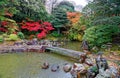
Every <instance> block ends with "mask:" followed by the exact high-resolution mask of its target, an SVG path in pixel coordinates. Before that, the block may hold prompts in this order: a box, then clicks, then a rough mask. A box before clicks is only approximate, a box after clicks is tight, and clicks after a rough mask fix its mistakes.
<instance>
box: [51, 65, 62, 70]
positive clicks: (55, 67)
mask: <svg viewBox="0 0 120 78" xmlns="http://www.w3.org/2000/svg"><path fill="white" fill-rule="evenodd" d="M59 69H60V67H59V65H56V64H54V65H52V67H51V71H52V72H56V71H58V70H59Z"/></svg>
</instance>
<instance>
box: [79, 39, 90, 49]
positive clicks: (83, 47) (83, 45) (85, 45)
mask: <svg viewBox="0 0 120 78" xmlns="http://www.w3.org/2000/svg"><path fill="white" fill-rule="evenodd" d="M81 49H82V50H83V51H84V50H87V51H89V50H90V49H89V45H88V42H87V41H86V40H83V42H82V44H81Z"/></svg>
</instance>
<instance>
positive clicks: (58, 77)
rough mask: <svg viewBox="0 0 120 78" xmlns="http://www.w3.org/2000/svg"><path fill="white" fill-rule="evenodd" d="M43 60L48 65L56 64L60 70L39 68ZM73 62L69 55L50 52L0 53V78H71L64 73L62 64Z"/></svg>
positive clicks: (68, 74)
mask: <svg viewBox="0 0 120 78" xmlns="http://www.w3.org/2000/svg"><path fill="white" fill-rule="evenodd" d="M44 62H49V64H50V67H51V65H53V64H58V65H59V66H60V70H59V71H57V72H52V71H51V68H49V69H46V70H44V69H41V65H42V64H43V63H44ZM73 62H74V61H72V60H71V59H70V58H69V57H64V56H60V55H57V54H52V53H30V52H29V53H27V52H26V53H5V54H0V78H71V75H70V73H65V72H64V71H63V70H62V68H63V64H65V63H70V64H73Z"/></svg>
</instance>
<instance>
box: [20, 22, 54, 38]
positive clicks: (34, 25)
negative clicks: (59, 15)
mask: <svg viewBox="0 0 120 78" xmlns="http://www.w3.org/2000/svg"><path fill="white" fill-rule="evenodd" d="M21 29H26V30H28V31H30V32H32V31H34V32H36V33H38V32H39V31H41V32H39V34H37V38H38V39H41V38H45V37H46V34H47V33H48V32H49V31H51V30H54V28H53V26H52V24H51V23H49V22H41V21H37V22H34V21H27V22H25V21H23V22H22V23H21Z"/></svg>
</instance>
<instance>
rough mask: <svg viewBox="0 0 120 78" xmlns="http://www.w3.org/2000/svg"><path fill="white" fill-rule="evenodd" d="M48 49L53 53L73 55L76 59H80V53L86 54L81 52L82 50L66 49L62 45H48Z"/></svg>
mask: <svg viewBox="0 0 120 78" xmlns="http://www.w3.org/2000/svg"><path fill="white" fill-rule="evenodd" d="M46 50H48V51H50V52H53V53H57V54H61V55H65V56H69V57H73V58H76V59H79V58H80V55H82V54H84V53H83V52H80V51H75V50H70V49H65V48H60V47H47V48H46Z"/></svg>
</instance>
